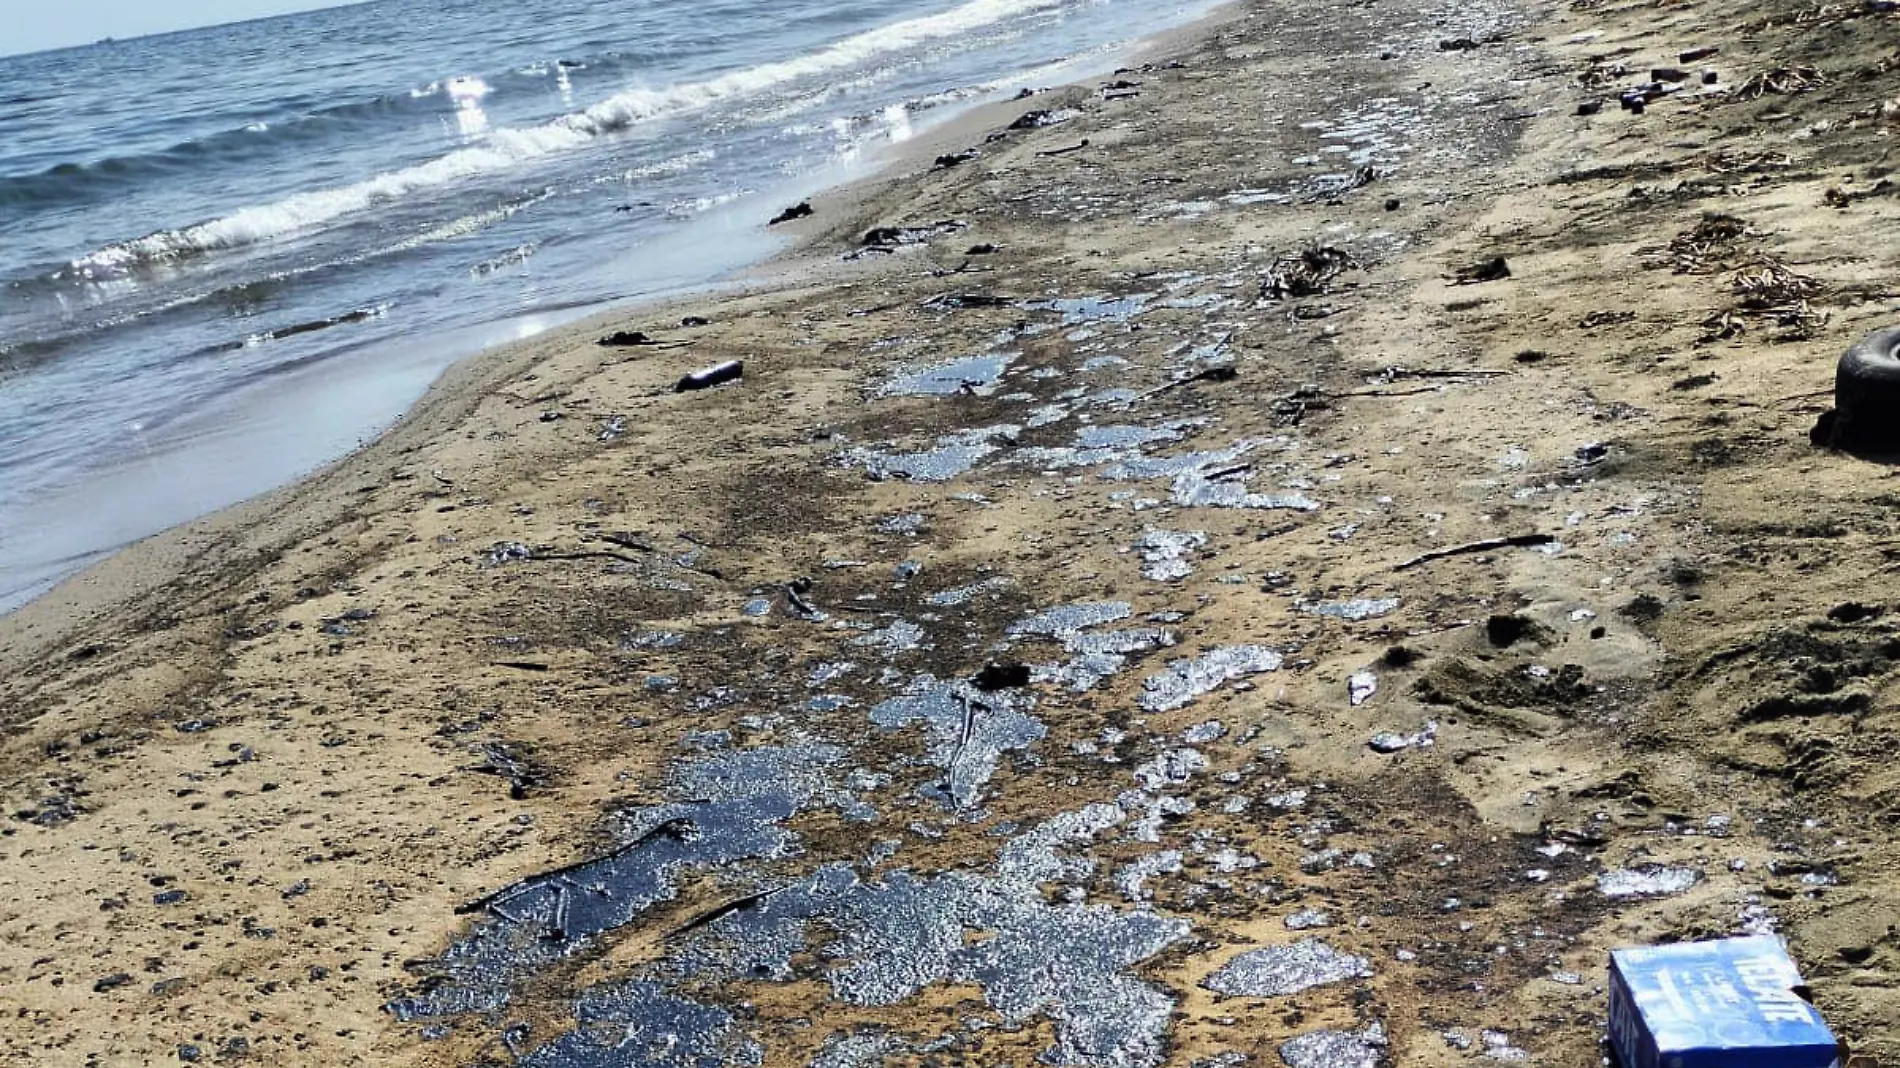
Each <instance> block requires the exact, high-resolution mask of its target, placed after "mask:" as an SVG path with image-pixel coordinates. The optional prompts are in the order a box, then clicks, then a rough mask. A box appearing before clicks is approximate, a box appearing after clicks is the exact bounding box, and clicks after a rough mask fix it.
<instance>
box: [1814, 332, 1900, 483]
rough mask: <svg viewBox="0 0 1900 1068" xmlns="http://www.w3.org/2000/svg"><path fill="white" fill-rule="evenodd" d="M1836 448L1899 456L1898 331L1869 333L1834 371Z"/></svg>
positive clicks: (1899, 358)
mask: <svg viewBox="0 0 1900 1068" xmlns="http://www.w3.org/2000/svg"><path fill="white" fill-rule="evenodd" d="M1829 436H1830V437H1831V438H1832V439H1833V441H1832V444H1833V445H1834V447H1835V448H1837V449H1845V450H1847V451H1848V452H1864V453H1877V454H1890V453H1900V327H1889V328H1888V329H1885V330H1877V331H1875V332H1874V333H1872V334H1869V335H1868V336H1867V337H1866V338H1865V339H1864V340H1862V341H1861V343H1860V344H1858V345H1855V346H1854V347H1853V348H1851V349H1848V350H1847V354H1846V355H1845V356H1842V357H1841V362H1840V366H1839V367H1838V368H1836V369H1835V372H1834V425H1833V427H1832V428H1831V433H1830V435H1829Z"/></svg>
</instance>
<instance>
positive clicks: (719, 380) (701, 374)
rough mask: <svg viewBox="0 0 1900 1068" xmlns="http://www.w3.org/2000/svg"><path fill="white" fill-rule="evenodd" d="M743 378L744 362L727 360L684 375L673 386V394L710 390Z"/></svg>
mask: <svg viewBox="0 0 1900 1068" xmlns="http://www.w3.org/2000/svg"><path fill="white" fill-rule="evenodd" d="M743 377H745V361H743V360H727V361H726V362H724V363H716V364H713V365H712V366H711V367H706V368H702V369H700V370H698V371H694V372H692V373H690V374H688V375H686V376H685V377H684V378H681V379H680V380H679V382H678V383H676V384H675V385H674V386H673V392H675V393H690V392H692V391H693V390H699V389H711V388H713V387H714V386H719V385H724V384H725V383H727V382H736V381H738V380H739V379H741V378H743Z"/></svg>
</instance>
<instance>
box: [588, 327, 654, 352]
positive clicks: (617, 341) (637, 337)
mask: <svg viewBox="0 0 1900 1068" xmlns="http://www.w3.org/2000/svg"><path fill="white" fill-rule="evenodd" d="M653 343H654V342H653V339H652V338H650V337H648V336H646V335H645V334H643V333H641V332H640V331H638V330H616V331H614V332H613V333H611V334H608V335H607V336H606V337H603V338H601V339H600V340H599V341H597V342H595V344H596V345H605V346H607V347H608V348H615V347H618V346H622V345H651V344H653Z"/></svg>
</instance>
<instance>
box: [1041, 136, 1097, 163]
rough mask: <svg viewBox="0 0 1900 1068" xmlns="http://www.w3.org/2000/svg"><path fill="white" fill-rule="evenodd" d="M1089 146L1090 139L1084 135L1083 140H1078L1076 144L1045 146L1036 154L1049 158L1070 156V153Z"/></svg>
mask: <svg viewBox="0 0 1900 1068" xmlns="http://www.w3.org/2000/svg"><path fill="white" fill-rule="evenodd" d="M1087 147H1089V139H1088V138H1086V137H1084V138H1083V139H1082V140H1081V141H1079V142H1077V143H1076V144H1073V145H1067V146H1065V147H1062V148H1045V149H1043V150H1042V151H1040V152H1037V153H1036V155H1038V156H1042V157H1044V158H1047V157H1050V156H1068V155H1073V154H1074V153H1077V152H1080V151H1082V150H1083V149H1085V148H1087Z"/></svg>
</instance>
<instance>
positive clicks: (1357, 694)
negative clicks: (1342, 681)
mask: <svg viewBox="0 0 1900 1068" xmlns="http://www.w3.org/2000/svg"><path fill="white" fill-rule="evenodd" d="M1378 692H1379V676H1377V675H1375V674H1373V673H1372V672H1370V671H1356V672H1354V673H1353V675H1352V677H1351V678H1349V679H1347V680H1346V699H1347V701H1349V702H1350V703H1351V704H1352V707H1354V708H1358V707H1359V706H1360V705H1363V704H1365V703H1366V702H1367V701H1370V700H1372V695H1373V694H1375V693H1378Z"/></svg>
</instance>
